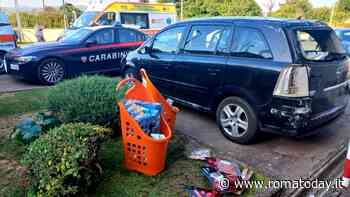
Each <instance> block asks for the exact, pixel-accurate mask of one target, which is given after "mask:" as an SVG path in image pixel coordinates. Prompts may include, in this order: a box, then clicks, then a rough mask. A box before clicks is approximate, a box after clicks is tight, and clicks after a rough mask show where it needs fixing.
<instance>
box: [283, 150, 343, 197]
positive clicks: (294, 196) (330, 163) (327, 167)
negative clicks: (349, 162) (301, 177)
mask: <svg viewBox="0 0 350 197" xmlns="http://www.w3.org/2000/svg"><path fill="white" fill-rule="evenodd" d="M346 152H347V143H343V144H342V146H341V148H340V149H339V150H338V151H337V152H336V153H334V154H333V155H331V156H329V158H328V159H327V160H326V161H324V162H322V163H321V164H320V165H319V166H320V167H319V168H317V169H315V170H314V171H313V172H311V173H310V176H309V178H308V179H310V180H315V179H317V178H321V177H322V176H323V175H324V174H325V173H326V172H328V171H331V170H332V169H333V167H334V166H336V165H337V164H338V163H339V161H340V160H343V159H344V158H345V156H346ZM307 192H308V190H307V189H305V188H298V189H294V190H286V191H285V192H284V193H283V195H285V196H290V197H298V196H301V195H303V194H306V193H307Z"/></svg>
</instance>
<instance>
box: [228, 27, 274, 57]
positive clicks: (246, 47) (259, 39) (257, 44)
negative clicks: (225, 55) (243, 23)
mask: <svg viewBox="0 0 350 197" xmlns="http://www.w3.org/2000/svg"><path fill="white" fill-rule="evenodd" d="M231 54H232V56H236V57H248V58H259V59H272V53H271V50H270V48H269V45H268V44H267V41H266V39H265V37H264V36H263V34H262V33H261V32H260V31H259V30H257V29H254V28H247V27H237V28H236V31H235V38H234V41H233V47H232V53H231Z"/></svg>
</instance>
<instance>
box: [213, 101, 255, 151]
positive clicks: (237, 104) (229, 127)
mask: <svg viewBox="0 0 350 197" xmlns="http://www.w3.org/2000/svg"><path fill="white" fill-rule="evenodd" d="M216 122H217V124H218V125H219V127H220V130H221V132H222V133H223V134H224V136H225V137H227V138H228V139H230V140H231V141H234V142H238V143H240V144H249V143H251V142H253V141H254V139H255V137H256V135H257V128H258V120H257V116H256V113H255V111H254V110H253V108H252V107H251V106H250V105H249V104H248V103H247V102H246V101H244V100H243V99H241V98H239V97H228V98H226V99H224V100H223V101H222V102H221V103H220V104H219V107H218V108H217V111H216Z"/></svg>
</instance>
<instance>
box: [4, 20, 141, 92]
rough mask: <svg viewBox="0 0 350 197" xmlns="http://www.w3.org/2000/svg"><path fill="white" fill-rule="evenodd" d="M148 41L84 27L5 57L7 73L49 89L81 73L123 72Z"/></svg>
mask: <svg viewBox="0 0 350 197" xmlns="http://www.w3.org/2000/svg"><path fill="white" fill-rule="evenodd" d="M147 38H148V36H147V35H145V34H144V33H142V32H140V31H137V30H134V29H130V28H125V27H122V26H98V27H85V28H81V29H79V30H77V31H74V32H72V33H69V34H67V35H66V36H64V37H62V38H61V39H60V40H58V41H57V42H46V43H36V44H32V45H28V46H25V47H23V48H18V49H14V50H12V51H11V52H9V53H8V54H7V55H6V56H5V58H6V64H7V70H8V73H9V74H11V75H14V76H16V77H19V78H24V79H27V80H31V81H39V82H41V83H43V84H48V85H52V84H56V83H57V82H59V81H61V80H63V79H64V78H67V77H73V76H77V75H80V74H82V73H105V72H120V68H121V64H120V62H121V60H122V59H123V58H124V57H125V56H126V54H127V53H128V52H129V51H131V50H134V49H136V48H137V47H139V46H140V45H141V44H142V43H143V42H144V41H145V40H146V39H147Z"/></svg>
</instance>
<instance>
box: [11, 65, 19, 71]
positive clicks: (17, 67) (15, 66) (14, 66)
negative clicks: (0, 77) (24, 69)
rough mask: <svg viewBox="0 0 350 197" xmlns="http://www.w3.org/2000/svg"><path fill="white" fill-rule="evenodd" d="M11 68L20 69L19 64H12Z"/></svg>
mask: <svg viewBox="0 0 350 197" xmlns="http://www.w3.org/2000/svg"><path fill="white" fill-rule="evenodd" d="M10 69H11V70H19V66H18V64H10Z"/></svg>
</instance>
